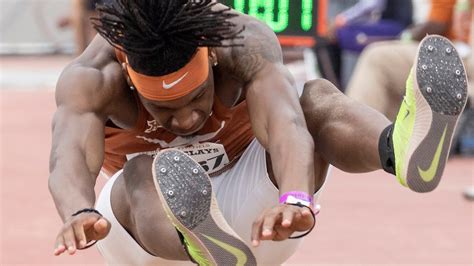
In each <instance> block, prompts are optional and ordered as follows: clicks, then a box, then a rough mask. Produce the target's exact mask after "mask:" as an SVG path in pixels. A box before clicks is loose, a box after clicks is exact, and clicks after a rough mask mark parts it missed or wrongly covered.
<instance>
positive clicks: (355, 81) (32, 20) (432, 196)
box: [0, 0, 474, 265]
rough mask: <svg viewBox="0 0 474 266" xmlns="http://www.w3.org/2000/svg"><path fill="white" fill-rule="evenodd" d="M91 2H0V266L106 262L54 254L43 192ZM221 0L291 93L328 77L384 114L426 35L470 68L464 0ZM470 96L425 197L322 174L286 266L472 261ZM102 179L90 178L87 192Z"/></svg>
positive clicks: (473, 61)
mask: <svg viewBox="0 0 474 266" xmlns="http://www.w3.org/2000/svg"><path fill="white" fill-rule="evenodd" d="M113 1H114V0H108V1H107V2H108V3H113ZM98 2H100V1H93V0H91V1H89V0H69V1H68V0H0V114H1V116H0V137H1V138H0V148H1V153H0V177H1V178H0V207H1V208H0V212H1V213H0V238H1V242H0V264H1V265H53V264H80V265H86V264H87V265H89V264H97V265H104V262H103V260H102V259H101V257H100V254H99V253H98V252H97V251H96V250H95V249H94V248H91V249H89V250H86V251H83V252H79V253H78V254H76V255H75V256H68V255H66V256H61V257H54V256H53V255H52V253H53V252H52V251H53V244H54V239H55V237H56V234H57V231H58V230H59V228H60V225H61V221H60V219H59V216H58V215H57V213H56V210H55V207H54V203H53V201H52V199H51V197H50V195H49V192H48V188H47V178H48V156H49V149H50V145H51V132H50V131H51V130H50V124H51V118H52V115H53V113H54V111H55V103H54V90H55V84H56V81H57V79H58V77H59V75H60V73H61V71H62V69H63V68H64V67H65V66H66V65H67V64H68V63H69V62H70V61H71V60H72V59H73V58H74V57H75V56H77V55H79V54H80V53H81V52H82V51H83V50H84V49H85V47H86V46H87V44H88V42H89V41H90V40H91V39H92V38H93V36H94V35H95V32H94V30H93V29H92V28H91V26H90V22H89V18H90V16H94V14H95V11H94V9H95V4H96V3H98ZM219 2H222V3H223V4H225V5H228V6H230V7H233V8H235V9H236V10H238V11H240V12H243V13H247V14H249V15H252V16H255V17H257V18H259V19H261V20H262V21H264V22H265V23H267V24H268V25H269V26H270V27H271V28H272V29H273V30H274V31H275V33H276V34H277V35H278V37H279V40H280V42H281V45H282V49H283V53H284V60H285V64H286V65H287V67H288V68H289V69H290V71H291V72H292V73H293V75H294V76H295V78H296V81H297V87H298V89H302V87H303V85H304V83H305V81H307V80H310V79H314V78H326V79H328V80H330V81H331V82H333V83H334V84H335V85H336V86H337V87H338V88H339V89H340V90H341V91H342V92H344V93H346V94H347V95H348V96H349V97H352V98H354V99H356V100H358V101H360V102H363V103H365V104H367V105H369V106H371V107H372V108H374V109H376V110H378V111H380V112H382V113H383V114H385V115H386V116H387V117H388V118H389V119H392V120H393V119H394V118H395V116H396V112H397V110H398V107H399V104H400V101H401V99H402V97H403V94H404V90H405V89H404V83H405V80H406V77H407V75H408V72H409V70H410V68H411V65H412V63H413V59H414V56H415V53H416V48H417V44H418V41H419V40H421V39H422V38H423V37H424V36H425V35H426V34H440V35H443V36H446V37H448V38H449V39H451V40H452V41H453V42H454V43H455V45H456V48H457V50H458V52H459V53H460V54H461V55H462V57H463V59H464V62H465V66H466V70H467V73H468V76H470V77H472V75H473V74H474V73H473V71H474V56H473V53H472V52H471V51H472V47H473V46H472V45H473V42H472V38H473V37H474V34H472V31H474V22H473V17H472V10H473V3H472V1H471V0H432V1H429V0H359V1H357V0H339V1H338V0H333V1H329V0H320V1H317V0H222V1H219ZM84 78H87V77H84ZM473 91H474V89H473V86H472V85H471V84H470V88H469V93H470V100H469V103H468V106H467V107H466V110H465V111H464V113H463V115H462V117H461V120H460V124H459V126H458V130H457V132H456V136H455V139H454V141H453V148H452V151H451V156H450V161H449V162H448V165H447V167H446V170H445V175H444V179H443V180H442V181H441V184H440V185H439V187H438V188H437V189H436V190H435V191H434V192H432V193H429V194H415V193H412V192H410V191H408V190H407V189H405V188H403V187H401V186H400V185H399V184H398V183H397V181H396V180H395V178H394V177H393V176H391V175H388V174H386V173H384V172H383V171H376V172H373V173H368V174H357V175H355V174H347V173H344V172H342V171H339V170H337V169H333V171H332V174H331V177H330V179H329V180H328V182H327V184H326V187H325V191H324V192H323V194H322V196H321V198H320V203H321V205H322V212H321V215H320V216H319V218H318V225H317V227H316V230H315V231H314V232H313V233H312V234H311V235H310V236H309V237H307V239H306V242H305V243H304V245H302V246H301V248H300V249H299V251H298V252H297V253H296V254H295V255H294V256H293V257H292V258H291V259H290V261H288V262H287V264H288V265H294V264H302V265H329V264H331V265H332V264H352V265H368V264H371V265H373V264H382V265H386V264H395V265H399V264H407V265H417V264H427V265H474V254H473V253H474V246H473V241H474V240H473V239H474V221H473V215H474V204H473V202H474V201H473V198H474V191H473V190H474V189H473V187H472V186H473V181H474V159H473V158H474V157H473V156H474V111H473V107H472V102H473V99H474V98H473ZM348 156H351V155H350V154H348ZM105 181H106V180H105V179H103V178H99V183H98V184H97V191H100V188H101V186H102V185H103V184H104V183H105Z"/></svg>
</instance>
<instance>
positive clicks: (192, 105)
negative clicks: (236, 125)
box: [139, 67, 214, 136]
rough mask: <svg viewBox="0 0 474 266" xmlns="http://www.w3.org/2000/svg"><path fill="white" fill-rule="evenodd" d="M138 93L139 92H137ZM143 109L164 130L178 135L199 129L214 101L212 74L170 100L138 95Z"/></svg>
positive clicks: (208, 114) (191, 132) (189, 133)
mask: <svg viewBox="0 0 474 266" xmlns="http://www.w3.org/2000/svg"><path fill="white" fill-rule="evenodd" d="M139 95H140V94H139ZM140 99H141V101H142V103H143V106H144V107H145V109H146V110H147V111H148V112H149V113H150V114H151V115H152V116H153V118H154V119H155V120H156V121H157V122H158V123H159V124H160V125H161V126H162V127H163V128H165V129H166V130H168V131H170V132H171V133H173V134H176V135H179V136H188V135H192V134H194V133H196V132H197V131H199V130H200V129H201V128H202V127H203V126H204V124H205V122H206V120H207V118H208V117H209V116H210V115H211V112H212V105H213V103H214V76H213V73H212V68H211V67H210V69H209V77H208V78H207V80H206V81H205V82H204V83H203V84H202V85H201V86H199V87H198V88H197V89H196V90H194V91H193V92H191V93H190V94H188V95H186V96H184V97H182V98H179V99H176V100H172V101H153V100H149V99H146V98H144V97H143V96H141V95H140Z"/></svg>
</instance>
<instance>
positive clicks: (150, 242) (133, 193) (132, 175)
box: [111, 156, 189, 260]
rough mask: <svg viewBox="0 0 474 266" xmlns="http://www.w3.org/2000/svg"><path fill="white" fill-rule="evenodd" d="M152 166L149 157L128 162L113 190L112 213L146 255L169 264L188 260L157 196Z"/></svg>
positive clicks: (151, 160) (140, 157)
mask: <svg viewBox="0 0 474 266" xmlns="http://www.w3.org/2000/svg"><path fill="white" fill-rule="evenodd" d="M152 162H153V159H152V158H151V157H149V156H139V157H137V158H134V159H132V160H130V161H129V162H127V164H126V165H125V167H124V172H123V174H122V175H121V176H119V177H118V179H117V181H116V182H115V184H114V186H113V188H112V196H111V204H112V209H113V212H114V214H115V216H116V217H117V220H118V221H119V222H120V224H121V225H122V226H123V227H124V228H125V229H126V230H127V231H128V232H129V233H130V234H131V235H132V237H133V238H134V239H135V240H136V241H137V243H139V244H140V246H142V248H143V249H145V250H146V251H148V252H149V253H151V254H153V255H155V256H157V257H161V258H163V259H168V260H189V257H188V256H187V254H186V252H185V250H184V248H183V246H182V244H181V241H180V239H179V237H178V234H177V232H176V229H175V228H174V226H173V225H172V224H171V222H170V221H169V220H168V218H167V217H166V214H165V212H164V210H163V207H162V205H161V203H160V199H159V197H158V195H157V193H156V189H155V186H154V184H153V176H152V172H151V169H152Z"/></svg>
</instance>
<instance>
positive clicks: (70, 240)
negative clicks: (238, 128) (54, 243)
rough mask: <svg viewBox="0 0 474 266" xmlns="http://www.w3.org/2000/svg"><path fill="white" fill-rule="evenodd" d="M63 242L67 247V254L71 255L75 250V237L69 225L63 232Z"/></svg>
mask: <svg viewBox="0 0 474 266" xmlns="http://www.w3.org/2000/svg"><path fill="white" fill-rule="evenodd" d="M63 236H64V244H65V246H66V248H67V251H68V253H69V255H73V254H74V253H75V252H76V237H75V235H74V231H73V229H72V227H71V226H69V227H68V228H67V229H66V230H65V231H64V233H63Z"/></svg>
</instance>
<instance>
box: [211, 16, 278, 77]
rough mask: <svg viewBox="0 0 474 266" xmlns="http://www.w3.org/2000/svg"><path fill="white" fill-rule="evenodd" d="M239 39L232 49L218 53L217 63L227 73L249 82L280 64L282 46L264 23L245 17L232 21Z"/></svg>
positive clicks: (225, 49)
mask: <svg viewBox="0 0 474 266" xmlns="http://www.w3.org/2000/svg"><path fill="white" fill-rule="evenodd" d="M232 22H233V23H235V24H236V27H237V29H242V28H243V31H242V33H241V38H237V39H235V40H233V41H232V42H231V43H229V44H230V45H231V47H229V48H220V49H218V57H219V61H220V63H221V61H224V62H225V65H226V66H227V68H229V71H230V73H232V74H233V75H235V76H237V78H238V79H240V80H242V81H244V82H248V81H250V80H251V79H252V77H253V76H254V75H255V74H256V73H258V72H260V71H261V70H262V69H263V68H265V66H266V65H268V64H281V63H282V62H283V56H282V51H281V46H280V43H279V41H278V38H277V37H276V35H275V33H274V32H273V30H272V29H271V28H270V27H268V26H267V25H266V24H265V23H263V22H261V21H259V20H257V19H255V18H253V17H251V16H248V15H245V14H240V13H239V16H237V17H235V18H233V19H232Z"/></svg>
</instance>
